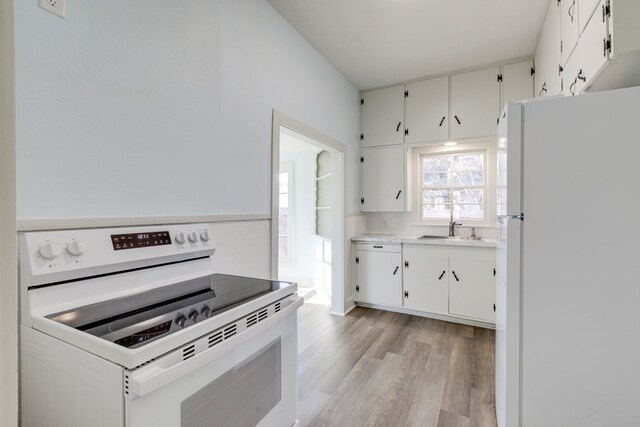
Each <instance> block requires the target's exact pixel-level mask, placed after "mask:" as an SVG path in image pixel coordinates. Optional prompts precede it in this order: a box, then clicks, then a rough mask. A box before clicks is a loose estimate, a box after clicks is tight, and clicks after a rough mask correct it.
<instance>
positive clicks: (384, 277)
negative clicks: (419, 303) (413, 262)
mask: <svg viewBox="0 0 640 427" xmlns="http://www.w3.org/2000/svg"><path fill="white" fill-rule="evenodd" d="M357 254H358V255H357V256H358V264H357V266H358V289H359V291H358V292H356V294H357V295H356V298H357V301H359V302H366V303H369V304H377V305H386V306H390V307H401V306H402V268H401V266H400V262H401V261H402V255H401V254H400V253H397V252H396V253H393V252H367V251H358V252H357Z"/></svg>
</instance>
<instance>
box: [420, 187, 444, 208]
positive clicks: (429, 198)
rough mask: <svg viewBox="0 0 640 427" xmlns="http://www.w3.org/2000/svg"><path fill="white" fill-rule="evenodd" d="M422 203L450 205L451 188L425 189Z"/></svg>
mask: <svg viewBox="0 0 640 427" xmlns="http://www.w3.org/2000/svg"><path fill="white" fill-rule="evenodd" d="M422 203H423V204H428V205H433V204H437V205H442V204H445V205H448V204H449V203H451V193H450V191H449V190H425V191H424V193H423V195H422Z"/></svg>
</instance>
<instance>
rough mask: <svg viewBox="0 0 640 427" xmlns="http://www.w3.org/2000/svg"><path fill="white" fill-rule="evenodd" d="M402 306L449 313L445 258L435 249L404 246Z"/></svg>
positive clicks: (423, 246)
mask: <svg viewBox="0 0 640 427" xmlns="http://www.w3.org/2000/svg"><path fill="white" fill-rule="evenodd" d="M402 256H403V259H404V277H403V284H404V306H405V307H406V308H408V309H411V310H418V311H426V312H429V313H438V314H448V313H449V305H448V302H449V281H448V276H447V272H448V271H449V255H448V254H446V253H443V251H442V248H440V247H438V246H425V245H404V248H403V249H402Z"/></svg>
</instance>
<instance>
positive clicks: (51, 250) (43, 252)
mask: <svg viewBox="0 0 640 427" xmlns="http://www.w3.org/2000/svg"><path fill="white" fill-rule="evenodd" d="M38 253H39V254H40V256H41V257H42V258H44V259H54V258H57V257H58V255H60V254H61V253H62V248H61V247H60V243H56V242H51V241H47V242H46V243H45V244H44V245H42V246H40V249H38Z"/></svg>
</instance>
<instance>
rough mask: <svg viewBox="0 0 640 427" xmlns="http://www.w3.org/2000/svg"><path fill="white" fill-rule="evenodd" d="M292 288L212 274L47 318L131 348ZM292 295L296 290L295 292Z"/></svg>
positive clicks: (291, 285)
mask: <svg viewBox="0 0 640 427" xmlns="http://www.w3.org/2000/svg"><path fill="white" fill-rule="evenodd" d="M287 287H291V288H292V289H293V287H294V285H293V284H292V283H288V282H281V281H272V280H265V279H256V278H250V277H243V276H232V275H227V274H213V275H211V276H204V277H200V278H197V279H193V280H188V281H185V282H179V283H174V284H172V285H168V286H163V287H161V288H157V289H153V290H150V291H146V292H141V293H137V294H133V295H130V296H126V297H122V298H116V299H112V300H107V301H102V302H99V303H95V304H90V305H86V306H83V307H78V308H75V309H73V310H68V311H64V312H60V313H55V314H52V315H49V316H47V318H48V319H51V320H54V321H56V322H59V323H62V324H64V325H67V326H70V327H72V328H75V329H78V330H81V331H84V332H86V333H89V334H91V335H94V336H97V337H101V338H104V339H106V340H109V341H112V342H114V343H116V344H118V345H121V346H123V347H127V348H137V347H141V346H142V345H144V344H147V343H148V342H150V341H152V340H154V339H156V338H160V337H163V336H166V335H168V334H170V333H173V332H177V331H179V330H181V329H184V328H186V327H189V326H192V325H194V324H196V323H198V322H201V321H203V320H206V319H207V318H209V317H212V316H215V315H216V314H220V313H222V312H224V311H227V310H229V309H231V308H234V307H237V306H239V305H241V304H243V303H246V302H248V301H251V300H253V299H256V298H259V297H261V296H263V295H267V294H269V293H272V292H275V291H278V290H281V289H285V288H287ZM292 292H293V290H292Z"/></svg>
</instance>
